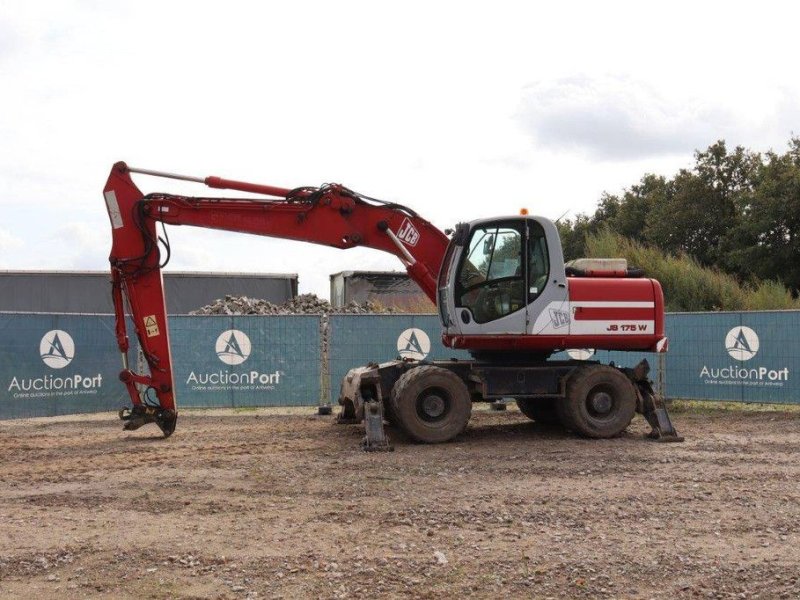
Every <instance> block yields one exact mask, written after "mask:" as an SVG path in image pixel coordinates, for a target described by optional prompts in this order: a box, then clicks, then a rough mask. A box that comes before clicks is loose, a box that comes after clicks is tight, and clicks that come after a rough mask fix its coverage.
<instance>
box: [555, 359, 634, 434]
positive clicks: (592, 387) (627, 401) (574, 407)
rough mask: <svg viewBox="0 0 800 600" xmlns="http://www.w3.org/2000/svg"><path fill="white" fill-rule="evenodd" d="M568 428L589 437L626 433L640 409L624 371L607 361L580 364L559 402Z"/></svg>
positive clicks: (558, 410) (561, 416) (560, 410)
mask: <svg viewBox="0 0 800 600" xmlns="http://www.w3.org/2000/svg"><path fill="white" fill-rule="evenodd" d="M556 409H557V412H558V416H559V418H560V419H561V422H562V423H563V424H564V426H565V427H566V428H567V429H571V430H572V431H574V432H575V433H578V434H580V435H583V436H586V437H589V438H610V437H614V436H617V435H619V434H620V433H622V432H623V431H624V430H625V428H626V427H627V426H628V425H629V424H630V422H631V420H632V419H633V415H634V414H635V412H636V390H635V389H634V387H633V384H632V383H631V382H630V380H629V379H628V378H627V377H626V376H625V374H624V373H622V372H621V371H619V370H618V369H615V368H614V367H609V366H606V365H587V366H584V367H580V368H579V369H578V370H577V371H576V372H575V373H573V374H572V376H571V377H570V378H569V380H568V381H567V397H566V398H564V399H563V400H561V401H560V402H557V403H556Z"/></svg>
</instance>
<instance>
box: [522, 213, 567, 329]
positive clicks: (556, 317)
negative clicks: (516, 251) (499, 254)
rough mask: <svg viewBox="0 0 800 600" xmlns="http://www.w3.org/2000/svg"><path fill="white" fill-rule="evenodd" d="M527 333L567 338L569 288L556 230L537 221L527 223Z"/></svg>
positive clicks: (554, 227)
mask: <svg viewBox="0 0 800 600" xmlns="http://www.w3.org/2000/svg"><path fill="white" fill-rule="evenodd" d="M527 261H528V262H527V264H528V284H527V294H528V305H527V317H528V330H527V333H529V334H531V335H568V334H569V330H570V325H571V314H570V308H569V288H568V281H567V277H566V275H565V273H564V256H563V253H562V250H561V240H560V238H559V236H558V229H557V228H556V226H555V225H554V224H553V223H552V222H551V221H549V220H547V219H544V218H541V217H538V218H535V219H530V220H529V221H528V252H527Z"/></svg>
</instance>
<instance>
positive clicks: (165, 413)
mask: <svg viewBox="0 0 800 600" xmlns="http://www.w3.org/2000/svg"><path fill="white" fill-rule="evenodd" d="M132 173H140V174H145V175H153V176H158V177H167V178H171V179H181V180H188V181H194V182H198V183H204V184H205V185H207V186H208V187H211V188H216V189H228V190H237V191H241V192H250V193H253V194H258V195H261V196H263V197H260V198H255V197H253V198H216V197H190V196H181V195H174V194H164V193H155V194H148V195H145V194H143V193H142V192H141V191H140V190H139V188H138V187H137V186H136V185H135V184H134V182H133V180H132V179H131V174H132ZM103 193H104V196H105V200H106V206H107V208H108V215H109V218H110V221H111V228H112V247H111V255H110V257H109V260H110V263H111V280H112V295H113V299H114V310H115V314H116V337H117V344H118V346H119V349H120V352H121V354H122V363H123V369H122V371H121V373H120V380H121V381H122V382H123V383H124V384H125V385H126V387H127V390H128V393H129V395H130V397H131V401H132V403H133V408H132V409H130V410H127V409H123V411H120V417H122V418H123V420H125V421H126V423H125V428H126V429H129V430H130V429H137V428H139V427H141V426H142V425H145V424H147V423H156V424H157V425H158V426H159V427H160V428H161V430H162V431H163V433H164V435H165V436H169V435H171V434H172V432H173V431H174V430H175V424H176V422H177V414H178V413H177V404H176V401H175V392H174V389H175V386H174V381H173V373H172V362H171V355H170V344H169V332H168V329H167V314H166V307H165V303H164V288H163V281H162V277H161V269H162V267H163V266H164V265H165V264H166V260H168V259H169V242H168V238H167V236H166V231H165V232H164V235H163V236H159V235H158V229H157V225H158V223H159V222H161V223H162V224H168V225H193V226H196V227H206V228H210V229H223V230H228V231H239V232H243V233H251V234H255V235H264V236H271V237H279V238H286V239H292V240H299V241H303V242H311V243H315V244H322V245H326V246H333V247H335V248H342V249H347V248H355V247H362V246H364V247H369V248H374V249H376V250H382V251H384V252H389V253H391V254H394V255H395V256H397V257H398V258H399V259H400V261H401V262H402V263H403V265H404V266H405V268H406V270H407V271H408V274H409V276H410V277H411V278H412V279H413V280H414V281H415V282H416V283H417V284H418V285H419V286H420V288H421V289H422V290H423V291H424V292H425V293H426V294H427V296H428V297H429V298H430V299H431V301H433V302H434V303H435V302H436V280H437V275H438V272H439V268H440V266H441V264H442V260H443V257H444V255H445V252H446V250H447V245H448V242H449V240H448V238H447V236H446V235H445V234H444V233H442V232H441V231H440V230H439V229H437V228H436V227H434V226H433V225H432V224H431V223H429V222H428V221H426V220H425V219H423V218H421V217H420V216H419V215H417V214H416V213H415V212H414V211H412V210H411V209H408V208H406V207H404V206H401V205H399V204H394V203H388V202H383V201H379V200H375V199H373V198H369V197H366V196H363V195H361V194H358V193H356V192H353V191H352V190H349V189H347V188H345V187H343V186H341V185H339V184H328V185H324V186H321V187H318V188H311V187H303V188H295V189H285V188H279V187H273V186H268V185H260V184H253V183H245V182H239V181H232V180H227V179H222V178H219V177H207V178H196V177H186V176H181V175H174V174H170V173H162V172H157V171H150V170H145V169H135V168H132V167H128V166H127V165H126V164H125V163H123V162H120V163H117V164H115V165H114V167H113V168H112V169H111V173H110V175H109V177H108V181H107V183H106V186H105V188H104V190H103ZM162 246H163V247H164V249H165V250H166V251H165V252H164V251H162V248H161V247H162ZM126 314H129V315H130V317H131V321H132V323H133V328H134V331H135V335H136V337H137V338H138V340H139V345H140V348H141V350H142V353H143V355H144V358H145V360H146V362H147V365H148V367H149V371H150V373H149V374H144V373H135V372H134V371H133V370H132V369H131V368H130V366H129V362H128V349H129V336H128V331H127V325H126Z"/></svg>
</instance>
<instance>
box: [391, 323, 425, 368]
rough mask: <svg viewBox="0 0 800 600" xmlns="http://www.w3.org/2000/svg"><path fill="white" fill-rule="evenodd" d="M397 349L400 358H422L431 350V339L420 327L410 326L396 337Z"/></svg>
mask: <svg viewBox="0 0 800 600" xmlns="http://www.w3.org/2000/svg"><path fill="white" fill-rule="evenodd" d="M397 351H398V352H399V353H400V357H401V358H411V359H414V360H422V359H423V358H425V357H426V356H428V354H429V353H430V351H431V340H430V338H429V337H428V334H427V333H425V332H424V331H422V329H417V328H416V327H412V328H411V329H406V330H405V331H404V332H403V333H401V334H400V337H398V338H397Z"/></svg>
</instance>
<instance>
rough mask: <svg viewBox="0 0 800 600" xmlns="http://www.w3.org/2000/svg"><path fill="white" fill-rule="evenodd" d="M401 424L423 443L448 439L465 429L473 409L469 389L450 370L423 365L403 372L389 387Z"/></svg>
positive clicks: (394, 408) (395, 411)
mask: <svg viewBox="0 0 800 600" xmlns="http://www.w3.org/2000/svg"><path fill="white" fill-rule="evenodd" d="M391 403H392V412H393V413H394V418H395V419H396V421H397V424H398V425H399V426H400V428H401V429H402V430H403V431H405V432H406V433H407V434H408V435H409V436H410V437H411V438H412V439H413V440H415V441H417V442H422V443H425V444H439V443H441V442H447V441H449V440H451V439H453V438H454V437H456V436H457V435H458V434H459V433H461V432H462V431H464V429H465V428H466V426H467V423H468V422H469V417H470V414H471V412H472V402H471V400H470V394H469V390H468V389H467V386H466V385H465V384H464V382H463V381H461V379H460V378H459V377H458V376H457V375H456V374H455V373H452V372H451V371H448V370H447V369H442V368H441V367H434V366H431V365H425V366H421V367H416V368H414V369H411V370H410V371H407V372H406V373H403V375H401V376H400V378H399V379H398V380H397V382H396V383H395V384H394V387H393V388H392V397H391Z"/></svg>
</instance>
